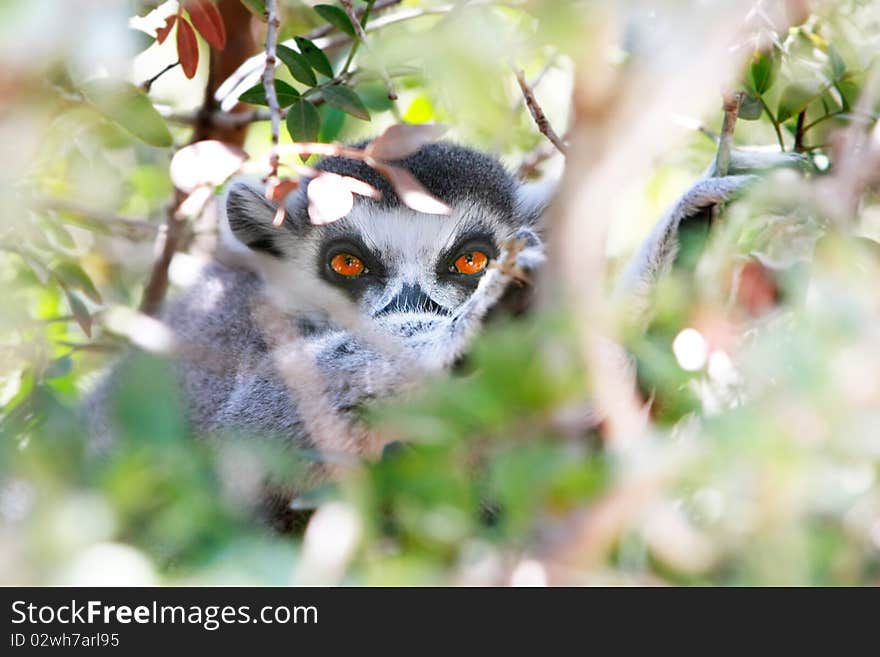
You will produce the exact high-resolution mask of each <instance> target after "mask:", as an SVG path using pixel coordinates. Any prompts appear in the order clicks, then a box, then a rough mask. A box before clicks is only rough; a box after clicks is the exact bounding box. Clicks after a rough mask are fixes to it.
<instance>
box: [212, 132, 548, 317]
mask: <svg viewBox="0 0 880 657" xmlns="http://www.w3.org/2000/svg"><path fill="white" fill-rule="evenodd" d="M395 165H398V166H401V167H403V168H405V169H408V170H409V171H410V172H411V173H412V174H413V175H414V176H415V177H416V178H417V179H418V180H419V181H420V182H421V183H422V185H424V186H425V188H427V190H428V191H429V192H430V193H431V194H433V195H434V196H435V197H437V198H438V199H440V200H441V201H443V202H444V203H446V204H447V205H448V206H449V207H450V208H451V213H450V214H447V215H433V214H423V213H420V212H417V211H415V210H412V209H410V208H408V207H407V206H405V205H404V204H403V203H401V201H400V199H399V198H398V196H397V195H396V194H395V193H394V190H393V189H392V188H391V186H390V185H389V184H388V183H387V182H386V180H385V179H384V178H382V177H381V176H380V175H379V174H377V173H376V172H375V171H374V170H373V169H372V168H370V167H369V166H367V165H366V164H364V163H362V162H359V161H356V160H350V159H343V158H336V157H330V158H326V159H324V160H323V161H322V162H321V163H320V164H319V165H318V166H317V169H318V170H322V171H330V172H333V173H337V174H340V175H344V176H351V177H354V178H357V179H359V180H362V181H364V182H366V183H368V184H370V185H372V186H373V187H375V188H376V189H378V190H379V191H380V192H381V193H382V198H381V199H379V200H375V199H370V198H365V197H360V196H355V199H356V201H355V205H354V208H353V209H352V211H351V212H349V214H348V215H346V216H345V217H343V218H342V219H340V220H338V221H336V222H333V223H331V224H328V225H323V226H316V225H313V224H312V223H310V221H309V215H308V201H307V197H306V186H305V185H303V187H301V188H300V190H299V191H298V192H296V193H295V194H292V195H290V196H289V197H288V200H287V202H286V210H287V217H286V218H285V221H284V224H283V225H282V226H281V227H280V228H276V227H275V226H274V225H273V218H274V216H275V212H276V210H275V208H274V207H273V206H272V205H271V204H270V203H269V202H267V201H266V200H265V198H264V197H263V194H262V192H261V191H260V190H258V189H254V188H252V187H250V186H248V185H246V184H243V183H236V184H235V185H233V187H232V188H231V190H230V192H229V195H228V200H227V212H226V214H227V219H228V224H229V228H230V229H231V231H232V234H233V235H234V236H235V237H236V238H237V240H238V241H239V242H241V243H242V244H243V245H245V246H246V247H247V248H248V249H250V250H251V251H252V252H253V253H255V254H256V255H257V256H258V258H257V259H258V260H259V262H260V267H261V269H262V270H263V273H264V276H266V277H267V278H270V279H274V281H272V282H274V283H275V285H276V287H277V286H278V284H279V279H281V280H282V281H283V282H282V283H281V286H282V287H287V288H290V287H299V288H300V289H304V288H308V289H311V290H320V289H322V285H321V284H322V283H323V284H329V286H331V287H332V288H334V289H336V290H338V291H339V292H341V293H344V294H345V295H346V296H348V297H349V298H350V299H352V300H353V301H354V302H355V303H356V304H357V305H358V307H359V308H360V310H361V312H362V313H364V314H365V315H367V316H368V317H371V318H377V319H378V318H380V317H389V318H390V317H392V316H394V315H400V317H399V318H398V319H403V315H405V316H407V317H409V318H411V319H417V318H419V319H421V320H422V321H424V320H425V319H429V318H430V317H435V318H436V317H438V316H445V315H448V314H450V313H452V312H453V311H454V310H455V308H456V307H458V306H459V305H460V304H461V303H463V302H464V301H465V300H466V299H467V298H468V297H469V296H470V295H471V294H472V292H473V291H474V290H475V289H476V287H477V284H478V282H479V280H480V277H481V276H482V275H483V273H484V272H485V271H486V267H487V266H488V264H489V262H490V261H491V260H492V259H493V258H496V257H497V256H498V254H499V251H500V249H501V247H502V244H503V243H504V242H505V241H506V240H508V239H510V238H511V237H513V236H514V235H515V234H516V233H517V231H518V229H521V228H522V227H523V226H530V225H532V224H534V222H535V219H536V216H535V215H536V212H535V209H534V208H533V207H531V206H530V204H529V203H527V202H524V201H523V199H522V198H521V186H520V185H519V184H518V183H517V182H516V181H515V180H514V179H513V177H512V176H511V175H510V174H509V173H508V172H507V171H506V170H505V169H504V167H503V166H502V165H501V164H500V163H499V162H498V161H497V160H495V159H493V158H492V157H490V156H488V155H485V154H482V153H479V152H476V151H473V150H470V149H468V148H464V147H462V146H457V145H453V144H450V143H437V144H431V145H428V146H424V147H423V148H421V150H419V151H418V152H416V153H415V154H413V155H411V156H410V157H407V158H406V159H404V160H401V161H399V162H395ZM324 291H325V293H326V288H324Z"/></svg>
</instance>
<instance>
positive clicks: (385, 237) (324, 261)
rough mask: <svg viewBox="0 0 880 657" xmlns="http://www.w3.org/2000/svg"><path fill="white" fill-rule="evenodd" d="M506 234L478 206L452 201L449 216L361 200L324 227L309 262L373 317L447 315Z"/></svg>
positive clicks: (469, 290)
mask: <svg viewBox="0 0 880 657" xmlns="http://www.w3.org/2000/svg"><path fill="white" fill-rule="evenodd" d="M509 237H510V229H509V228H508V227H507V226H506V224H505V223H504V222H503V221H502V220H501V219H500V218H499V217H497V216H493V213H492V210H491V209H489V208H486V207H483V206H481V205H480V204H478V203H469V204H465V205H460V206H457V207H456V206H453V210H452V213H451V214H450V215H429V214H422V213H418V212H415V211H413V210H410V209H409V208H407V207H404V206H397V207H382V206H378V205H368V204H363V205H359V206H358V207H356V208H355V209H354V210H353V211H352V212H351V213H350V214H349V215H348V216H347V217H345V218H344V219H342V220H340V221H338V222H336V223H334V224H331V225H330V226H327V227H326V228H324V229H323V230H322V231H321V235H320V238H319V240H318V242H317V248H316V249H314V252H315V254H316V258H315V263H314V264H315V267H316V270H317V274H318V275H319V276H320V277H321V279H323V280H324V281H326V282H327V283H329V284H330V285H332V286H334V287H336V288H338V289H339V290H341V291H343V292H344V293H345V294H346V295H347V296H348V297H350V298H351V299H352V300H354V301H355V302H356V303H357V304H358V306H359V307H360V309H361V311H362V312H363V313H364V314H366V315H368V316H370V317H374V318H380V317H389V318H390V316H392V315H411V316H413V317H414V318H415V316H424V315H449V314H451V313H452V312H453V311H454V310H455V308H456V307H458V306H459V305H460V304H461V303H462V302H464V301H465V300H466V299H467V298H468V297H469V296H470V295H471V294H472V293H473V291H474V290H475V289H476V287H477V284H478V282H479V280H480V278H481V277H482V275H483V274H484V273H485V272H486V269H487V267H488V266H489V263H490V262H491V261H492V260H493V259H494V258H496V257H497V256H498V252H499V248H500V245H501V244H502V243H503V242H504V241H505V240H506V239H508V238H509ZM399 319H402V318H399Z"/></svg>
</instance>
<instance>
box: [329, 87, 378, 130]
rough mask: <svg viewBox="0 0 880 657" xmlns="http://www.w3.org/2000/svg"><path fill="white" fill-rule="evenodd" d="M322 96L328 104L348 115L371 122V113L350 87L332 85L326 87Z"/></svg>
mask: <svg viewBox="0 0 880 657" xmlns="http://www.w3.org/2000/svg"><path fill="white" fill-rule="evenodd" d="M321 94H322V95H323V96H324V100H325V101H326V102H327V103H328V104H330V105H332V106H333V107H336V108H337V109H341V110H342V111H343V112H345V113H346V114H351V115H352V116H354V117H356V118H358V119H363V120H364V121H369V120H370V112H369V111H368V110H367V108H366V107H364V103H363V102H362V101H361V99H360V98H358V95H357V94H356V93H355V92H354V91H352V90H351V89H349V88H348V87H344V86H342V85H332V86H330V87H326V88H325V89H324V90H323V91H322V92H321Z"/></svg>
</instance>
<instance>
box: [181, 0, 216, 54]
mask: <svg viewBox="0 0 880 657" xmlns="http://www.w3.org/2000/svg"><path fill="white" fill-rule="evenodd" d="M184 9H186V10H187V11H188V12H189V18H190V20H191V21H192V24H193V25H194V26H195V28H196V29H197V30H198V31H199V34H201V35H202V36H203V37H204V38H205V41H207V42H208V43H210V44H211V46H213V47H214V48H216V49H217V50H223V49H224V48H225V47H226V27H225V26H224V25H223V16H221V15H220V10H219V9H217V7H216V6H215V5H214V3H213V2H210V0H187V2H186V3H185V4H184Z"/></svg>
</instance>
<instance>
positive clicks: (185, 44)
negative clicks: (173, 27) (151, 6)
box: [177, 19, 199, 79]
mask: <svg viewBox="0 0 880 657" xmlns="http://www.w3.org/2000/svg"><path fill="white" fill-rule="evenodd" d="M177 56H178V57H179V58H180V67H181V68H182V69H183V74H184V75H185V76H186V77H188V78H190V79H192V78H193V77H195V74H196V71H197V70H198V68H199V41H198V39H196V33H195V31H194V30H193V28H192V25H190V24H189V23H188V22H187V21H185V20H183V19H181V20H179V21H177Z"/></svg>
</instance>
